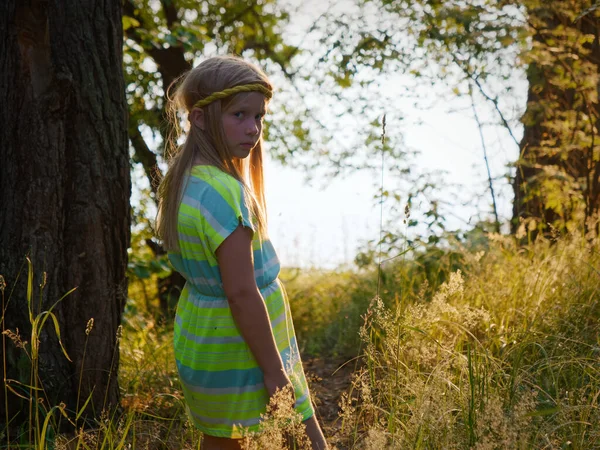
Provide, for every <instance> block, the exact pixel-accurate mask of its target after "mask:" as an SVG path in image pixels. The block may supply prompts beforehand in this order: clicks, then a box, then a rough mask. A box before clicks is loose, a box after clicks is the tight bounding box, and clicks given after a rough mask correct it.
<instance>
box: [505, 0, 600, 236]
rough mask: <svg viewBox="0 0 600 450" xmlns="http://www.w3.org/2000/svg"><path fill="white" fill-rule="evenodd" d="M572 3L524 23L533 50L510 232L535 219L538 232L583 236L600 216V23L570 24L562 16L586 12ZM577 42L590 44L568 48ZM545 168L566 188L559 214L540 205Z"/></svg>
mask: <svg viewBox="0 0 600 450" xmlns="http://www.w3.org/2000/svg"><path fill="white" fill-rule="evenodd" d="M575 3H576V5H574V4H573V2H565V1H563V0H561V1H556V2H548V3H544V4H539V5H538V4H536V6H535V7H534V8H530V9H529V16H530V22H531V23H534V24H535V25H532V29H534V32H533V33H532V39H533V45H534V49H533V50H528V52H530V54H531V55H532V61H531V63H530V64H529V67H528V71H527V79H528V81H529V89H528V98H527V110H526V112H525V114H524V116H523V119H522V121H523V124H524V134H523V138H522V140H521V143H520V150H521V155H520V158H519V160H518V161H517V164H516V168H517V173H516V177H515V180H514V183H513V190H514V193H515V199H514V202H513V221H512V231H513V232H515V231H516V229H517V228H518V226H519V221H520V219H526V218H535V219H537V220H538V221H539V222H540V224H541V229H545V230H546V231H547V230H548V226H547V225H548V224H551V225H553V226H555V227H556V228H557V229H559V230H560V231H565V230H568V229H569V227H568V222H569V221H576V222H578V223H579V221H580V220H581V221H583V222H584V228H585V231H587V225H588V222H587V219H589V218H591V217H593V216H595V215H596V214H598V212H599V211H600V191H599V187H600V186H599V177H600V163H598V148H597V147H598V143H599V139H598V137H597V136H596V134H597V132H598V131H597V130H598V128H600V122H599V120H600V104H599V103H598V94H599V92H598V91H599V89H598V87H599V85H598V82H597V80H598V74H599V73H600V41H599V38H600V19H599V17H598V14H596V13H591V14H588V15H585V16H583V17H580V18H578V19H576V20H575V21H573V18H572V17H570V14H575V13H576V11H578V10H584V9H585V8H586V7H587V6H589V4H588V3H589V2H585V1H580V2H575ZM564 30H567V31H568V32H569V33H570V34H569V33H566V32H565V31H564ZM583 35H589V36H592V37H593V38H592V40H591V42H587V43H585V44H583V45H581V44H575V43H574V42H572V41H570V40H569V39H572V36H579V37H581V36H583ZM577 45H580V46H579V47H578V46H577ZM536 46H537V47H536ZM573 55H575V56H573ZM538 58H539V62H538ZM549 61H551V63H549ZM565 80H566V81H568V83H566V82H565ZM565 86H568V87H565ZM572 86H576V87H572ZM566 117H570V118H571V119H570V120H569V119H565V118H566ZM567 120H569V121H568V124H569V126H568V127H565V126H564V124H565V123H567ZM564 128H566V129H564ZM550 167H552V168H554V169H553V170H555V172H556V173H555V175H554V176H553V177H554V178H555V180H560V179H562V180H566V182H565V181H562V180H561V181H560V182H559V183H558V185H560V186H561V187H562V188H563V190H565V191H569V193H568V194H565V195H564V196H563V197H565V198H566V197H567V195H568V196H569V197H570V198H569V200H568V201H564V202H563V204H562V205H561V207H560V208H559V207H557V205H552V206H549V205H548V203H547V202H546V200H545V196H546V192H544V189H545V188H544V185H543V182H544V180H548V179H549V178H550V177H549V176H548V175H547V174H545V173H544V169H546V168H550ZM560 183H563V184H562V185H561V184H560ZM569 183H570V184H569Z"/></svg>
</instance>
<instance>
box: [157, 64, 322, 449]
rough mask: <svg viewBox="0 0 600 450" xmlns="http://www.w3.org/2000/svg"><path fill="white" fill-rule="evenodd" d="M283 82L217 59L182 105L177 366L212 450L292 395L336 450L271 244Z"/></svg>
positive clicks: (197, 74)
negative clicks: (278, 88)
mask: <svg viewBox="0 0 600 450" xmlns="http://www.w3.org/2000/svg"><path fill="white" fill-rule="evenodd" d="M271 96H272V86H271V83H270V82H269V80H268V78H267V77H266V75H265V74H264V73H263V72H262V71H261V70H260V69H259V68H258V67H256V66H254V65H252V64H250V63H248V62H246V61H244V60H242V59H240V58H237V57H232V56H220V57H213V58H210V59H207V60H205V61H204V62H202V63H201V64H200V65H199V66H197V67H196V68H194V69H192V70H191V71H190V72H188V73H187V74H185V75H184V76H183V77H182V79H181V80H180V82H179V85H178V87H177V88H176V91H175V94H174V96H173V97H172V98H170V102H169V103H170V105H169V106H170V108H169V110H170V116H171V119H172V126H173V127H174V130H175V138H173V139H171V140H170V141H171V150H173V149H174V147H175V144H174V143H175V141H176V137H177V134H178V131H179V129H178V120H177V117H176V111H177V110H178V109H182V108H184V109H185V110H186V111H187V113H188V119H189V122H190V124H189V132H188V134H187V138H186V140H185V142H184V144H183V145H182V146H181V147H180V148H179V149H176V151H175V152H174V156H173V157H172V159H171V161H170V165H169V170H168V172H167V174H166V175H165V177H164V179H163V181H162V183H161V185H160V188H159V197H160V201H159V209H158V217H157V232H158V235H159V237H160V238H161V239H162V240H163V242H164V245H165V247H166V248H167V250H169V258H170V260H171V262H172V264H173V266H174V267H175V269H176V270H177V271H178V272H180V273H181V274H182V275H183V276H184V277H185V279H186V285H185V287H184V289H183V291H182V292H181V296H180V298H179V303H178V305H177V313H176V317H175V333H174V343H175V358H176V361H177V369H178V371H179V375H180V379H181V383H182V385H183V393H184V397H185V401H186V404H187V408H188V413H189V416H190V418H191V420H192V422H193V423H194V424H195V425H196V427H197V428H199V429H200V430H201V431H202V432H203V433H204V439H203V444H202V448H203V449H205V450H209V449H230V448H231V449H237V448H241V447H240V441H239V439H240V438H241V437H242V434H243V433H244V432H247V431H257V430H258V429H259V420H260V414H261V413H264V412H265V409H266V405H267V403H268V401H269V397H270V396H272V395H273V394H274V393H275V391H277V390H279V389H284V388H288V389H291V390H292V392H293V394H294V398H295V405H294V407H295V410H296V411H297V412H298V413H299V414H301V415H302V418H303V421H304V423H305V424H306V431H307V435H308V437H309V438H310V440H311V443H312V446H313V448H315V449H325V448H327V446H326V443H325V439H324V438H323V433H322V432H321V429H320V427H319V425H318V423H317V421H316V419H315V416H314V410H313V406H312V404H311V401H310V395H309V392H308V387H307V383H306V379H305V377H304V372H303V369H302V362H301V361H300V355H299V353H298V346H297V343H296V337H295V334H294V327H293V324H292V317H291V314H290V308H289V304H288V302H287V298H286V296H285V294H284V291H283V287H282V285H281V284H280V282H279V280H278V278H277V277H278V274H279V261H278V259H277V255H276V254H275V251H274V249H273V246H272V245H271V242H270V241H269V239H268V234H267V221H266V207H265V195H264V184H263V167H262V129H263V117H264V115H265V111H266V108H267V104H268V102H269V99H270V98H271Z"/></svg>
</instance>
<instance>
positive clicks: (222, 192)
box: [188, 165, 243, 203]
mask: <svg viewBox="0 0 600 450" xmlns="http://www.w3.org/2000/svg"><path fill="white" fill-rule="evenodd" d="M188 188H191V190H192V191H193V192H194V194H195V195H194V197H196V198H206V197H209V198H210V197H214V196H218V197H222V198H223V199H225V200H227V202H228V203H230V202H233V203H239V202H241V201H242V195H243V186H242V184H241V183H240V181H238V180H236V179H235V178H234V177H232V176H231V175H229V174H228V173H225V172H223V171H222V170H220V169H218V168H217V167H215V166H209V165H196V166H192V169H191V170H190V178H189V184H188Z"/></svg>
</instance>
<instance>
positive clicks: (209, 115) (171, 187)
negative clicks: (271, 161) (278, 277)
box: [156, 56, 272, 251]
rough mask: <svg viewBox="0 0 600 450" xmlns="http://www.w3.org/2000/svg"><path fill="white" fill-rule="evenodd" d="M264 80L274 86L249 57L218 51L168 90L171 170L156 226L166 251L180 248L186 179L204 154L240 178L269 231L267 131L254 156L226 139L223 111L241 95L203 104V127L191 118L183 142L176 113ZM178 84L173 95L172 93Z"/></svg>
mask: <svg viewBox="0 0 600 450" xmlns="http://www.w3.org/2000/svg"><path fill="white" fill-rule="evenodd" d="M253 83H260V84H261V85H263V86H265V87H266V88H267V89H269V90H272V86H271V83H270V81H269V79H268V78H267V76H266V75H265V74H264V72H263V71H262V70H261V69H259V68H258V67H256V66H255V65H254V64H251V63H249V62H247V61H244V60H243V59H241V58H238V57H235V56H215V57H212V58H209V59H206V60H205V61H203V62H202V63H200V64H199V65H198V66H197V67H195V68H193V69H192V70H190V71H189V72H187V73H185V74H184V75H182V76H181V77H180V78H179V79H177V80H176V81H174V82H173V84H172V85H171V86H170V87H169V89H168V91H167V93H168V94H167V98H168V104H167V114H168V117H169V123H170V126H171V132H170V133H169V137H168V139H167V142H166V147H165V155H166V157H167V159H168V160H169V169H168V170H167V173H166V175H165V176H164V178H163V180H162V181H161V183H160V186H159V188H158V197H159V203H158V215H157V217H156V231H157V234H158V236H159V238H160V239H162V241H163V246H164V247H165V248H166V249H167V250H171V251H173V250H175V251H176V250H178V249H179V241H178V234H177V215H178V212H179V205H180V203H181V197H182V191H183V189H184V186H183V183H184V180H185V178H186V175H187V174H188V173H189V171H190V170H191V168H192V165H193V163H194V160H195V159H196V158H197V157H199V158H201V159H202V160H203V161H206V162H207V163H208V164H210V165H213V166H215V167H217V168H218V169H220V170H222V171H223V172H225V173H228V174H229V175H231V176H232V177H234V178H235V179H236V180H238V181H240V183H241V184H242V186H243V189H244V194H245V195H244V200H245V202H246V206H247V208H248V210H249V211H250V213H251V215H252V217H253V219H254V222H255V224H256V228H257V232H258V234H259V237H260V238H261V239H264V238H266V236H267V219H266V217H267V211H266V204H265V193H264V178H263V149H262V135H261V136H260V139H259V141H258V144H257V145H256V147H254V149H253V150H252V152H251V153H250V157H249V158H245V159H240V158H235V157H233V156H232V155H231V153H230V151H229V149H228V147H227V145H226V140H225V132H224V130H223V124H222V120H221V117H222V112H223V111H225V110H226V109H227V107H228V105H229V104H230V103H231V102H232V101H234V100H235V98H236V97H237V96H239V95H244V94H236V95H234V96H231V97H227V98H224V99H222V100H215V101H214V102H212V103H210V104H208V105H206V106H204V107H203V111H204V128H205V129H204V130H200V129H199V128H198V127H196V126H194V124H191V123H190V127H189V132H188V134H187V137H186V139H185V142H184V143H183V145H181V146H178V145H177V141H178V139H179V136H180V135H181V134H182V130H181V126H180V122H179V118H178V116H177V112H178V111H181V110H184V111H186V112H187V114H188V116H189V114H191V112H192V109H193V108H194V104H195V103H196V102H197V101H198V100H201V99H203V98H206V97H208V96H209V95H210V94H213V93H215V92H220V91H223V90H225V89H229V88H232V87H235V86H240V85H245V84H253ZM172 87H175V91H174V93H173V95H172V96H171V95H170V91H171V90H172Z"/></svg>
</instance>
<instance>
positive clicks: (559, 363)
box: [338, 235, 600, 449]
mask: <svg viewBox="0 0 600 450" xmlns="http://www.w3.org/2000/svg"><path fill="white" fill-rule="evenodd" d="M597 245H598V242H597V241H594V242H591V243H590V242H588V241H584V240H581V239H563V240H560V241H558V242H550V241H545V240H541V239H540V240H538V241H537V242H535V243H532V244H530V245H528V246H526V247H517V245H516V243H515V241H514V239H513V238H510V237H502V236H494V235H492V236H491V239H490V242H489V246H488V248H487V249H486V250H485V251H479V252H465V253H464V263H465V268H464V271H457V272H455V273H453V274H452V275H451V276H450V278H449V280H448V281H447V282H445V283H444V284H443V285H442V286H441V287H440V288H439V289H437V290H436V291H435V293H434V294H433V297H432V298H431V299H427V298H426V297H425V296H421V297H417V298H416V300H415V301H414V302H407V303H400V304H398V303H397V304H394V305H393V306H392V307H390V306H386V305H385V304H384V301H383V300H382V299H381V298H376V299H374V300H373V301H372V303H371V305H370V306H369V308H368V310H367V312H366V314H365V315H364V324H363V326H362V327H361V329H360V337H361V340H362V342H363V346H364V347H363V348H364V350H363V353H362V355H361V356H362V359H363V362H364V364H363V365H362V367H361V368H360V370H358V371H357V372H356V373H355V374H354V379H353V387H352V390H351V391H350V392H349V393H348V394H347V395H346V396H345V397H344V399H343V401H342V404H341V410H342V413H341V419H342V420H343V432H342V436H341V437H340V438H339V439H338V442H339V444H340V445H341V446H343V447H344V448H367V449H369V448H372V449H375V448H377V449H388V448H389V449H401V448H402V449H404V448H416V449H464V448H473V449H531V448H540V449H542V448H543V449H558V448H572V449H592V448H600V409H599V406H598V398H599V396H600V361H599V357H600V342H599V332H600V326H599V322H598V319H599V318H600V306H599V300H600V256H599V255H598V252H597V250H598V246H597ZM388 305H389V302H388Z"/></svg>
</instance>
